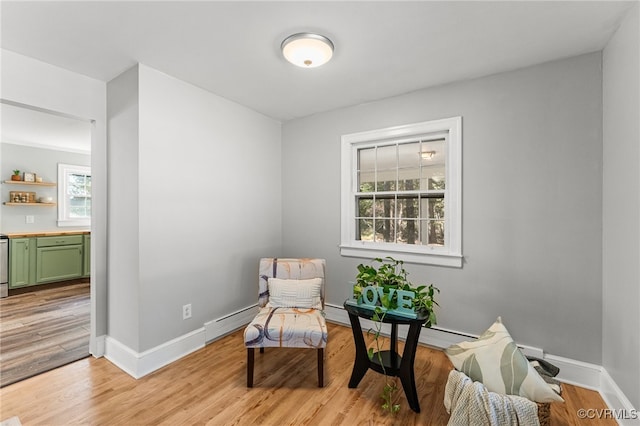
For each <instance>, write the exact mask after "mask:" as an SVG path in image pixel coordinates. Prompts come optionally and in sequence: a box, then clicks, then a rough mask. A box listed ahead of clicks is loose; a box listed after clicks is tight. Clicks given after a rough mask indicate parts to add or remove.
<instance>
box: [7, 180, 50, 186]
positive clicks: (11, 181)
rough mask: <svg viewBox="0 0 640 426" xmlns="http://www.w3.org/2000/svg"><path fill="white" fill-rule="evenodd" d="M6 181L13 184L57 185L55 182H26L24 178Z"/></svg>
mask: <svg viewBox="0 0 640 426" xmlns="http://www.w3.org/2000/svg"><path fill="white" fill-rule="evenodd" d="M4 183H8V184H11V185H34V186H56V183H55V182H25V181H23V180H5V181H4Z"/></svg>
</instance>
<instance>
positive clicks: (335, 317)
mask: <svg viewBox="0 0 640 426" xmlns="http://www.w3.org/2000/svg"><path fill="white" fill-rule="evenodd" d="M325 313H326V318H327V320H328V321H331V322H335V323H338V324H344V325H346V326H349V327H350V326H351V323H350V322H349V316H348V314H347V312H346V311H345V310H344V308H343V307H342V306H338V305H330V304H327V305H326V306H325ZM360 325H361V327H362V330H363V331H366V330H367V329H369V328H372V327H373V322H372V321H369V320H363V319H361V320H360ZM382 334H385V335H388V334H390V328H389V327H388V324H384V325H383V327H382ZM398 334H399V335H400V336H405V335H406V328H405V329H403V327H402V326H400V327H398ZM477 337H478V336H474V335H471V334H468V333H463V332H458V331H454V330H447V329H443V328H438V327H433V328H425V329H423V330H422V332H421V333H420V340H419V342H420V343H422V344H425V345H428V346H432V347H434V348H437V349H445V348H447V347H449V346H451V345H453V344H457V343H460V342H463V341H467V340H469V339H470V338H477ZM518 346H519V347H520V348H521V349H522V351H523V353H524V354H525V355H527V356H535V357H537V358H541V359H545V360H548V361H549V362H550V363H552V364H553V365H555V366H557V367H558V368H560V373H559V374H558V377H557V379H558V380H560V381H562V382H564V383H568V384H572V385H577V386H580V387H583V388H587V389H591V390H595V391H598V392H599V393H600V395H602V398H603V399H604V401H605V403H606V404H607V405H608V407H609V408H610V409H611V410H612V411H614V412H615V413H617V414H618V416H617V420H618V422H619V423H620V424H621V425H624V426H626V425H634V426H635V425H640V419H635V418H631V419H623V418H621V417H622V416H620V415H619V414H623V415H626V416H627V417H640V411H638V410H636V409H634V407H633V405H632V404H631V402H630V401H629V399H628V398H627V397H626V396H625V395H624V393H623V392H622V391H621V390H620V388H619V387H618V386H617V384H616V383H615V381H614V380H613V379H612V378H611V376H609V374H608V373H607V371H606V370H605V369H604V368H603V367H602V366H600V365H595V364H589V363H586V362H582V361H577V360H574V359H569V358H563V357H560V356H556V355H549V354H545V353H544V351H543V350H542V349H541V348H536V347H532V346H527V345H518ZM584 408H589V407H584Z"/></svg>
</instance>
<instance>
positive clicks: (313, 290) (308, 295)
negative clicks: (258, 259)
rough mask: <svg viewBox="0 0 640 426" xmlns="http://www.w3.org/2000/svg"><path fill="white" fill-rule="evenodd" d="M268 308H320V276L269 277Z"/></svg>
mask: <svg viewBox="0 0 640 426" xmlns="http://www.w3.org/2000/svg"><path fill="white" fill-rule="evenodd" d="M268 287H269V303H268V304H267V307H270V308H305V309H322V300H321V298H320V294H321V289H322V278H311V279H306V280H293V279H282V278H269V280H268Z"/></svg>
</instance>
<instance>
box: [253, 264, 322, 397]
mask: <svg viewBox="0 0 640 426" xmlns="http://www.w3.org/2000/svg"><path fill="white" fill-rule="evenodd" d="M325 265H326V262H325V260H324V259H277V258H264V259H261V260H260V267H259V273H258V274H259V279H258V287H259V298H258V307H259V309H260V310H259V312H258V314H257V315H256V317H255V318H254V319H253V321H251V323H250V324H249V325H248V326H247V328H246V329H245V332H244V342H245V346H246V348H247V386H248V387H252V386H253V370H254V356H255V355H254V350H255V348H260V352H264V348H283V347H287V348H307V349H317V356H318V386H319V387H323V386H324V378H323V376H324V374H323V370H324V348H325V347H326V344H327V325H326V323H325V319H324V312H323V310H322V309H317V308H320V307H322V308H324V287H325V286H324V278H325ZM269 278H280V279H285V280H308V279H312V278H320V279H321V284H320V306H317V307H316V308H310V307H308V306H305V307H297V306H295V305H296V303H295V301H293V302H292V303H290V306H288V307H277V306H276V307H274V306H273V305H272V303H269V284H268V283H269ZM287 282H291V283H294V284H293V285H295V283H297V282H298V281H287Z"/></svg>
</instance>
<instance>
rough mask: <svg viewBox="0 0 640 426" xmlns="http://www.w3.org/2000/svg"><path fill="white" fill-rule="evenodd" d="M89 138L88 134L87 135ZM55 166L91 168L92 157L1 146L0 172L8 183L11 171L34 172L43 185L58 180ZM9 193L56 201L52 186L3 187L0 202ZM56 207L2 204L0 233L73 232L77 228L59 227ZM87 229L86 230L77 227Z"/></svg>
mask: <svg viewBox="0 0 640 426" xmlns="http://www.w3.org/2000/svg"><path fill="white" fill-rule="evenodd" d="M87 137H91V135H87ZM58 163H65V164H75V165H80V166H91V156H90V155H87V154H78V153H75V152H68V151H58V150H53V149H43V148H36V147H31V146H24V145H15V144H9V143H2V144H0V170H2V180H3V181H4V180H8V179H9V175H10V174H11V171H12V170H14V169H18V170H20V171H23V172H34V173H36V175H37V176H40V177H42V178H43V180H44V181H45V182H57V181H58ZM10 191H30V192H35V193H36V197H43V196H49V197H53V200H54V202H57V198H58V189H57V188H56V187H55V186H53V187H51V186H23V185H22V186H21V185H6V184H3V185H2V194H1V199H2V200H3V202H4V201H6V200H8V199H9V192H10ZM26 215H32V216H34V219H35V221H34V223H26V222H25V216H26ZM57 220H58V209H57V207H42V206H19V207H13V206H5V205H2V224H1V225H0V229H1V230H2V232H5V233H7V232H39V231H60V230H65V231H68V230H72V229H77V228H78V227H64V228H58V226H57V223H56V222H57ZM80 228H83V229H86V227H80Z"/></svg>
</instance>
